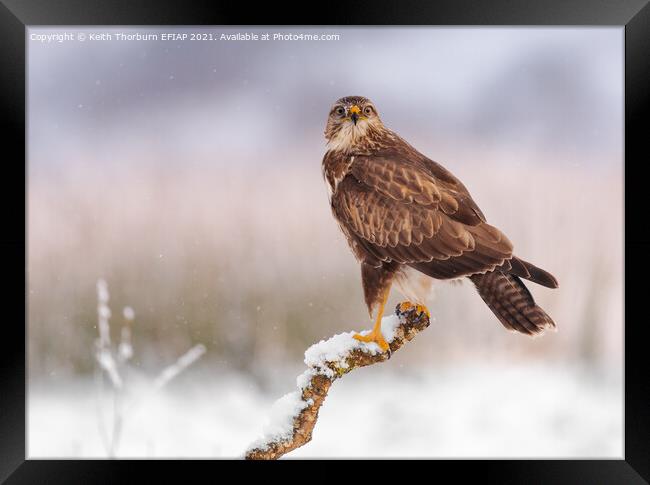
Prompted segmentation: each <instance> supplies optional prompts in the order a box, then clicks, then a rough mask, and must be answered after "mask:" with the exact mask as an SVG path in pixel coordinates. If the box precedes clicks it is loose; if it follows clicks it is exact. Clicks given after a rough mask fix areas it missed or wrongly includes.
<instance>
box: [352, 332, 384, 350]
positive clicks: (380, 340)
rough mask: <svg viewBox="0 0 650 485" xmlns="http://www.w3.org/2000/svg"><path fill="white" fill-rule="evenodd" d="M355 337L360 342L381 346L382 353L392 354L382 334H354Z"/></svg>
mask: <svg viewBox="0 0 650 485" xmlns="http://www.w3.org/2000/svg"><path fill="white" fill-rule="evenodd" d="M353 337H354V338H355V339H356V340H359V341H360V342H365V343H370V342H374V343H376V344H377V345H378V346H379V348H380V349H381V351H382V352H386V351H388V352H389V353H390V347H389V345H388V342H386V340H385V339H384V336H383V335H382V334H381V332H370V333H369V334H368V335H361V334H360V333H357V334H354V335H353Z"/></svg>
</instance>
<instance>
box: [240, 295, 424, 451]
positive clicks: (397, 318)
mask: <svg viewBox="0 0 650 485" xmlns="http://www.w3.org/2000/svg"><path fill="white" fill-rule="evenodd" d="M428 326H429V317H428V316H427V314H426V313H423V312H420V311H418V309H417V308H416V307H414V306H413V305H410V304H403V303H402V304H399V305H397V307H396V309H395V314H394V315H390V316H388V317H384V319H383V320H382V323H381V328H382V334H383V335H384V338H385V339H386V341H387V342H388V344H389V346H390V352H381V350H380V349H379V346H378V345H377V344H375V343H363V342H360V341H359V340H356V339H354V338H353V335H354V332H347V333H342V334H338V335H335V336H334V337H332V338H330V339H329V340H322V341H320V342H319V343H317V344H314V345H312V346H311V347H309V349H307V351H306V352H305V364H307V367H308V369H307V370H306V371H305V372H304V373H303V374H301V375H300V376H298V379H297V384H298V390H296V391H294V392H291V393H289V394H286V395H285V396H283V397H282V398H280V399H279V400H278V401H276V402H275V404H274V405H273V408H272V409H271V416H270V422H269V424H268V425H267V426H266V427H265V428H264V436H263V437H262V438H261V439H259V440H257V441H256V442H255V443H253V444H252V445H251V446H250V447H249V448H248V450H247V451H246V455H245V458H246V459H248V460H275V459H278V458H280V457H281V456H283V455H285V454H286V453H289V452H290V451H292V450H295V449H296V448H299V447H301V446H303V445H304V444H306V443H308V442H309V441H310V440H311V436H312V431H313V429H314V427H315V426H316V421H317V420H318V410H319V409H320V407H321V406H322V404H323V402H324V401H325V398H326V397H327V393H328V391H329V389H330V387H331V385H332V383H333V382H334V381H335V380H336V379H338V378H340V377H342V376H344V375H345V374H347V373H348V372H350V371H351V370H353V369H356V368H358V367H365V366H367V365H372V364H377V363H379V362H383V361H385V360H388V359H389V358H390V355H391V353H393V352H396V351H397V350H399V349H400V348H401V347H402V345H404V343H406V342H407V341H409V340H411V339H412V338H413V337H415V335H416V334H417V333H419V332H420V331H422V330H424V329H425V328H427V327H428ZM362 333H363V332H362Z"/></svg>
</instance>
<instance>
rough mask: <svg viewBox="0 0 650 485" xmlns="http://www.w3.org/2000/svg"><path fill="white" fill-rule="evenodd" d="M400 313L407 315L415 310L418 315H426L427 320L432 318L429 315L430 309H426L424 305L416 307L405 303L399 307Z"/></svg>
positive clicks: (407, 302) (408, 302)
mask: <svg viewBox="0 0 650 485" xmlns="http://www.w3.org/2000/svg"><path fill="white" fill-rule="evenodd" d="M398 308H399V312H400V313H407V312H409V311H411V310H415V312H416V313H418V314H420V315H422V314H424V315H426V316H427V318H431V314H430V313H429V309H428V308H427V307H425V306H424V305H420V304H417V305H414V304H413V303H411V302H410V301H403V302H401V303H400V304H399V305H398Z"/></svg>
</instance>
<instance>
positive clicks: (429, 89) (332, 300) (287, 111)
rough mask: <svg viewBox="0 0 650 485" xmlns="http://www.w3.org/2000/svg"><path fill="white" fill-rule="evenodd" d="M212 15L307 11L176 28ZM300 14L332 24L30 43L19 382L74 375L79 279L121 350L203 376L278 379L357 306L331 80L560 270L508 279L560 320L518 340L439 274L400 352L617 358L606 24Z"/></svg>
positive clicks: (468, 290) (617, 366) (615, 104)
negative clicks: (386, 22) (199, 353)
mask: <svg viewBox="0 0 650 485" xmlns="http://www.w3.org/2000/svg"><path fill="white" fill-rule="evenodd" d="M66 30H67V31H71V32H80V31H84V32H90V31H91V29H66ZM95 30H96V31H102V32H116V31H133V32H135V31H138V32H162V31H172V30H176V31H178V30H180V29H159V28H156V29H145V28H138V29H133V28H130V29H121V28H115V29H95ZM211 30H212V31H216V32H219V33H221V32H229V33H233V32H242V31H258V32H267V31H268V32H276V31H284V32H300V31H303V32H314V30H309V31H307V30H304V29H298V28H214V29H194V30H193V31H199V32H209V31H211ZM316 31H317V32H328V33H339V34H340V35H341V38H340V40H338V41H311V42H307V41H303V42H300V41H293V42H292V41H284V42H283V41H275V42H273V41H269V42H261V41H258V42H254V41H249V42H245V41H240V42H226V41H213V42H207V41H206V42H198V41H194V42H190V41H184V42H174V41H142V42H135V41H133V42H129V41H122V42H118V41H112V42H111V41H104V42H99V41H96V42H91V41H86V42H64V43H49V44H48V43H40V42H37V41H29V42H28V46H29V52H28V62H29V73H28V78H29V79H28V93H29V98H28V117H29V127H28V137H29V138H28V143H29V146H28V150H29V157H28V201H27V202H28V214H27V216H28V291H29V293H28V312H29V313H28V352H29V378H30V382H44V383H50V384H56V383H57V382H64V381H65V382H67V381H69V380H70V379H76V378H78V377H83V376H86V375H90V374H91V372H92V369H93V368H94V362H93V359H94V357H93V352H92V348H93V342H94V341H95V339H96V338H97V328H96V311H97V299H96V289H95V285H96V282H97V280H98V279H99V278H104V279H105V280H106V281H107V282H108V285H109V287H110V290H111V301H110V305H111V307H114V312H113V313H114V315H116V317H114V320H115V322H116V323H117V322H119V318H118V317H119V313H120V312H119V309H120V308H122V307H124V306H127V305H129V306H131V307H133V309H134V310H135V314H136V317H135V321H134V323H133V345H134V347H135V348H136V349H137V350H136V353H135V355H134V358H133V361H132V362H133V363H134V364H135V365H136V366H138V367H139V368H140V369H141V370H142V371H143V372H147V371H148V370H149V369H154V368H158V367H160V366H161V365H162V364H163V363H165V362H169V361H173V360H174V359H175V358H176V357H177V356H178V355H180V354H181V353H183V352H185V351H186V350H187V349H188V348H190V347H191V346H192V345H196V344H202V345H204V346H205V347H206V349H207V352H206V354H205V356H204V357H203V359H202V360H201V363H200V366H203V367H204V369H205V372H206V375H210V374H211V373H223V372H235V373H237V375H242V376H247V378H250V379H251V380H252V381H253V382H257V384H258V385H260V386H264V385H265V383H268V382H269V378H275V379H284V381H285V383H286V381H287V380H288V381H289V382H291V380H292V375H293V374H292V373H293V372H294V371H295V370H296V369H298V368H299V367H300V365H301V361H302V353H303V352H304V350H305V349H306V348H307V346H309V345H310V344H312V343H314V342H316V341H318V340H320V339H322V338H327V337H329V336H331V335H333V334H334V333H337V332H341V331H349V330H353V329H362V328H368V327H369V325H370V322H369V321H368V317H367V314H366V310H365V306H364V304H363V297H362V289H361V285H360V274H359V266H358V264H357V263H356V261H355V260H354V258H353V256H352V254H351V252H350V251H349V249H348V248H347V244H346V242H345V240H344V238H343V236H342V235H341V234H340V231H339V229H338V227H337V226H336V223H335V222H334V220H333V218H332V216H331V214H330V209H329V206H328V203H327V193H326V189H325V186H324V182H323V180H322V175H321V167H320V163H321V159H322V156H323V154H324V149H325V148H324V147H325V140H324V138H323V128H324V123H325V119H326V116H327V113H328V110H329V107H330V105H331V104H332V103H333V102H334V101H335V100H336V99H337V98H339V97H341V96H344V95H351V94H360V95H364V96H367V97H369V98H371V99H372V100H373V101H374V102H375V103H376V105H377V107H378V109H379V112H380V116H382V118H383V120H384V122H385V123H386V124H387V125H388V126H389V127H391V128H392V129H394V130H396V131H397V132H398V133H400V134H401V135H402V136H403V137H404V138H406V139H407V140H408V141H409V142H410V143H412V144H413V145H414V146H415V147H416V148H418V149H419V150H420V151H422V152H423V153H425V154H426V155H428V156H429V157H430V158H432V159H434V160H436V161H438V162H440V163H442V164H443V165H444V166H446V167H447V168H448V169H449V170H451V171H452V173H454V174H455V175H456V176H458V177H459V178H460V179H461V180H462V181H463V182H464V183H465V185H466V186H467V187H468V188H469V190H470V192H471V193H472V195H473V197H474V199H475V200H476V201H477V203H478V204H479V205H480V207H481V208H482V209H483V212H484V213H485V214H486V216H487V218H488V220H489V221H490V222H491V223H492V224H494V225H496V226H497V227H499V228H500V229H501V230H503V231H504V232H505V233H506V234H507V235H508V237H509V238H510V239H511V240H512V241H513V243H514V244H515V249H516V253H517V254H518V255H519V256H521V257H523V258H525V259H527V260H529V261H531V262H533V263H535V264H537V265H539V266H541V267H542V268H544V269H547V270H549V271H550V272H552V273H553V274H554V275H556V276H557V278H558V280H559V282H560V288H559V289H558V290H555V291H552V290H548V289H545V288H542V287H539V286H536V285H533V284H531V285H529V287H530V289H531V291H532V293H533V295H534V296H535V298H536V299H537V301H538V302H539V303H540V305H541V306H542V307H543V308H544V309H546V310H547V312H548V313H549V314H550V315H551V316H552V317H554V319H555V321H556V323H557V325H558V329H559V331H558V332H557V333H549V334H546V335H544V336H543V337H541V338H538V339H534V340H533V339H529V338H526V337H524V336H520V335H513V334H510V333H508V332H507V331H505V329H503V328H502V327H501V325H500V324H499V323H498V321H497V320H496V318H495V317H494V316H493V315H492V314H491V313H490V311H489V310H488V309H487V307H486V306H485V305H484V303H483V302H482V300H481V299H480V297H479V296H478V295H477V294H476V292H475V291H474V289H473V288H472V287H471V285H470V284H469V283H466V284H464V285H462V286H451V285H446V284H445V285H439V289H438V291H437V296H436V298H435V300H434V301H433V302H432V304H431V305H430V309H431V312H432V315H433V316H434V317H435V322H434V324H433V325H432V326H431V328H430V329H429V330H427V332H424V333H423V334H422V335H421V336H419V337H418V339H417V340H416V341H414V342H413V344H412V345H410V346H409V347H410V348H409V349H408V350H406V351H404V352H401V353H400V354H398V355H396V356H395V360H397V361H398V362H399V365H400V366H401V367H400V368H402V367H404V368H406V369H409V368H412V369H416V368H417V367H418V366H423V365H426V366H433V367H436V366H438V367H444V366H456V365H464V364H467V363H468V362H471V363H478V364H479V365H480V364H481V363H489V362H494V361H505V362H510V363H512V362H540V361H541V362H548V363H551V362H552V363H553V364H560V365H561V364H562V363H563V362H566V363H570V364H571V365H579V366H583V367H585V368H588V369H590V370H591V371H593V372H596V373H598V372H600V371H601V370H603V369H606V370H607V373H608V374H613V375H616V374H620V372H621V370H622V333H623V321H622V315H623V308H622V304H623V303H622V292H623V289H622V260H623V253H622V237H623V236H622V235H623V202H622V187H623V179H622V171H623V162H622V153H623V148H622V126H623V125H622V114H623V105H622V89H623V87H622V86H623V85H622V80H623V72H622V40H623V37H622V31H621V29H612V28H598V29H594V28H590V29H569V28H560V29H558V28H556V29H546V28H533V29H522V28H513V29H501V28H499V29H497V28H488V29H473V28H466V29H461V28H458V29H456V28H454V29H451V28H411V29H393V28H378V29H371V28H360V29H353V28H339V27H332V28H328V29H319V30H316ZM30 32H32V33H33V32H36V33H47V32H52V30H51V29H44V28H30ZM398 297H399V295H397V294H394V295H393V297H392V299H391V304H392V305H394V304H395V303H397V301H399V298H398ZM112 331H113V332H114V336H113V337H114V338H115V339H118V332H119V325H117V324H114V325H113V326H112ZM391 362H392V361H391ZM384 365H385V366H388V365H390V364H384ZM395 365H397V364H395ZM287 369H288V370H287ZM188 379H189V377H188Z"/></svg>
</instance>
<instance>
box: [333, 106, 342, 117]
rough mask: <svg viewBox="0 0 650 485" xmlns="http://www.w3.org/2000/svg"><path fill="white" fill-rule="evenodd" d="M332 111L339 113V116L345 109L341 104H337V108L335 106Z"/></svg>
mask: <svg viewBox="0 0 650 485" xmlns="http://www.w3.org/2000/svg"><path fill="white" fill-rule="evenodd" d="M334 112H335V113H336V114H337V115H339V116H343V115H344V114H345V110H344V109H343V107H342V106H339V107H338V108H336V109H335V110H334Z"/></svg>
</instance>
